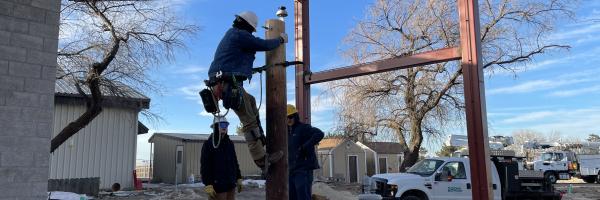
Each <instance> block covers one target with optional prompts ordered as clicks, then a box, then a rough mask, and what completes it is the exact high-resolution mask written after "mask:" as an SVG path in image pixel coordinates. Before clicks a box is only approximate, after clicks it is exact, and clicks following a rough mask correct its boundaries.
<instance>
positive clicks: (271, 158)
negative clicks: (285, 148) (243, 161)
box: [254, 151, 283, 172]
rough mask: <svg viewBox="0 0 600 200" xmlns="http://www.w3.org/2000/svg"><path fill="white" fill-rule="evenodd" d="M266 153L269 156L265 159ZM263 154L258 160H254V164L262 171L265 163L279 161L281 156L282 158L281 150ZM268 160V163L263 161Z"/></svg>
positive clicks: (264, 168)
mask: <svg viewBox="0 0 600 200" xmlns="http://www.w3.org/2000/svg"><path fill="white" fill-rule="evenodd" d="M267 155H268V156H269V158H268V159H267ZM267 155H265V156H263V157H262V158H261V159H258V160H254V163H255V164H256V166H258V168H260V169H261V170H262V171H263V172H264V171H265V170H266V166H267V165H266V164H268V165H269V166H270V165H272V164H274V163H277V162H279V160H281V158H283V152H282V151H277V152H275V153H270V154H267ZM266 160H268V162H269V163H265V161H266Z"/></svg>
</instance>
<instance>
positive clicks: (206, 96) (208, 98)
mask: <svg viewBox="0 0 600 200" xmlns="http://www.w3.org/2000/svg"><path fill="white" fill-rule="evenodd" d="M200 97H201V98H202V104H204V109H205V110H206V112H208V113H213V114H214V113H218V112H219V104H218V102H217V100H216V99H215V96H214V95H213V93H212V91H211V90H209V89H208V88H206V89H203V90H202V91H200Z"/></svg>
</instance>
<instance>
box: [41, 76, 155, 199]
mask: <svg viewBox="0 0 600 200" xmlns="http://www.w3.org/2000/svg"><path fill="white" fill-rule="evenodd" d="M118 84H119V87H120V88H119V90H120V93H119V94H116V93H113V92H111V91H110V90H108V89H106V88H104V87H102V94H103V96H104V100H103V111H102V113H100V114H99V115H98V116H97V117H96V118H95V119H94V120H92V122H90V124H88V125H87V126H86V127H85V128H84V129H81V130H80V131H79V132H77V134H75V135H74V136H72V137H71V138H69V139H68V140H67V141H66V142H65V143H63V144H62V145H61V146H60V147H58V149H56V150H55V151H54V153H52V154H50V177H49V178H50V179H74V178H93V177H99V178H100V189H109V188H111V186H112V184H113V183H119V184H120V185H121V187H122V188H124V189H129V188H133V170H134V169H135V160H136V146H137V136H138V134H144V133H147V132H148V128H147V127H145V126H144V125H143V124H142V123H140V122H139V121H138V115H139V112H140V111H142V110H143V109H148V108H149V105H150V99H149V98H148V97H146V96H144V95H143V94H141V93H140V92H138V91H136V90H134V89H132V88H130V87H128V86H126V85H123V84H120V83H118ZM81 90H82V91H83V92H84V94H86V95H89V94H90V93H89V89H87V88H86V87H84V86H83V85H82V87H81ZM49 102H51V101H49ZM85 110H86V99H85V98H84V97H83V96H82V95H81V94H80V93H79V92H78V89H77V88H76V87H75V85H74V84H73V83H72V82H71V81H68V80H66V79H57V80H56V82H55V95H54V130H53V135H52V137H54V136H56V135H57V134H58V133H59V132H60V131H61V130H62V129H63V128H64V127H65V126H67V125H68V124H69V123H70V122H72V121H74V120H75V119H77V117H79V116H80V115H81V114H82V113H84V112H85ZM34 128H35V127H34Z"/></svg>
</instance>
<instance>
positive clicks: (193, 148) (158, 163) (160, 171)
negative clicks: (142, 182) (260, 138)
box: [153, 136, 261, 183]
mask: <svg viewBox="0 0 600 200" xmlns="http://www.w3.org/2000/svg"><path fill="white" fill-rule="evenodd" d="M153 140H154V158H153V163H154V177H153V179H154V181H156V182H164V183H175V158H174V155H175V149H176V146H177V145H183V157H184V159H183V174H182V177H184V178H183V179H182V180H180V181H179V183H184V182H185V181H187V178H188V177H190V176H191V175H193V176H194V177H195V180H201V178H202V177H201V175H200V159H201V157H200V154H201V151H202V145H203V144H204V141H185V142H182V141H181V140H177V139H174V138H169V137H162V136H158V137H154V139H153ZM234 146H235V152H236V156H237V159H238V163H239V165H240V172H241V173H242V176H258V175H260V173H261V171H260V169H259V168H258V167H256V165H255V164H254V161H253V160H252V157H251V156H250V152H249V150H248V145H247V143H245V142H243V143H242V142H234Z"/></svg>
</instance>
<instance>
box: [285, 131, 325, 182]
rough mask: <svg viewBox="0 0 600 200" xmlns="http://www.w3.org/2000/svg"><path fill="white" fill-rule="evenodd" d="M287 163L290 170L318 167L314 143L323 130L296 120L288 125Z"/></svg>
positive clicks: (317, 141) (316, 142)
mask: <svg viewBox="0 0 600 200" xmlns="http://www.w3.org/2000/svg"><path fill="white" fill-rule="evenodd" d="M288 131H289V135H288V156H289V157H288V165H289V170H290V172H294V171H296V170H313V169H319V162H318V161H317V155H316V153H315V145H317V144H318V143H319V141H321V139H323V136H324V135H325V134H323V131H321V130H319V129H318V128H315V127H312V126H311V125H309V124H303V123H300V122H296V123H295V124H294V125H293V126H292V127H288Z"/></svg>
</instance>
